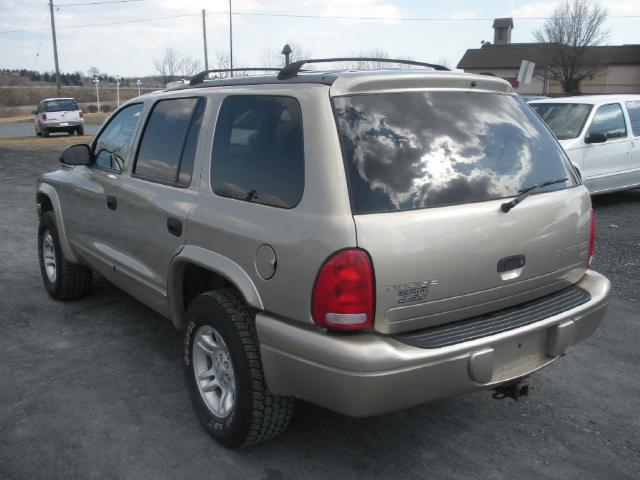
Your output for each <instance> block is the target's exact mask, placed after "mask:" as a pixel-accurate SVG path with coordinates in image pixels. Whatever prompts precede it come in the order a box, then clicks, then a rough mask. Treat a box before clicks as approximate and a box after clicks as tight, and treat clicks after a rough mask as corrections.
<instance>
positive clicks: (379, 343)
mask: <svg viewBox="0 0 640 480" xmlns="http://www.w3.org/2000/svg"><path fill="white" fill-rule="evenodd" d="M610 294H611V285H610V283H609V281H608V280H607V279H606V278H605V277H604V276H602V275H600V274H599V273H596V272H593V271H587V272H586V274H585V276H584V277H583V279H582V280H581V281H580V282H578V284H577V285H576V286H575V287H571V288H570V289H567V290H565V291H563V292H559V293H557V294H553V295H550V296H549V297H545V298H544V299H541V300H539V301H536V302H527V303H526V304H522V305H521V306H519V307H520V308H518V307H516V308H512V309H509V310H505V311H501V312H496V313H495V314H492V315H486V316H482V317H478V318H476V319H473V320H475V322H476V325H475V326H474V325H471V324H470V323H466V322H468V321H469V320H465V321H462V322H456V325H453V324H451V325H449V326H447V328H448V329H449V330H448V331H445V327H441V328H440V329H430V330H431V331H426V330H424V331H418V332H414V333H413V334H405V335H402V336H400V335H397V336H396V337H395V338H394V337H391V336H382V335H378V334H374V333H359V334H332V333H327V332H325V331H324V330H320V329H318V328H309V327H303V326H297V325H291V324H288V323H285V322H282V321H279V320H276V319H274V318H272V317H270V316H268V315H265V314H262V313H260V314H258V315H257V317H256V326H257V329H258V337H259V339H260V351H261V356H262V363H263V367H264V371H265V376H266V380H267V384H268V386H269V388H270V390H271V391H272V392H273V393H274V394H277V395H290V396H294V397H298V398H302V399H304V400H307V401H309V402H311V403H315V404H317V405H320V406H322V407H325V408H328V409H330V410H334V411H337V412H339V413H343V414H345V415H351V416H358V417H360V416H370V415H377V414H381V413H385V412H389V411H393V410H398V409H401V408H406V407H410V406H413V405H418V404H420V403H424V402H427V401H430V400H435V399H438V398H445V397H449V396H452V395H456V394H459V393H464V392H470V391H474V390H480V389H492V388H495V387H496V386H498V385H501V384H504V383H507V382H511V381H513V380H515V379H518V378H522V377H525V376H527V375H530V374H531V373H533V372H535V371H536V370H539V369H540V368H542V367H544V366H546V365H548V364H549V363H551V362H553V361H554V360H555V359H556V358H558V356H560V355H561V354H563V353H564V351H565V350H566V348H568V347H569V346H571V345H573V344H575V343H577V342H579V341H581V340H583V339H585V338H586V337H588V336H589V335H591V333H593V331H594V330H595V329H596V327H597V326H598V324H599V323H600V321H601V320H602V317H603V316H604V313H605V311H606V307H607V305H608V303H609V297H610ZM533 304H535V305H533ZM474 327H475V328H474ZM436 330H439V332H436ZM443 331H444V332H445V334H444V335H443V334H442V333H443ZM479 332H480V333H481V334H480V335H479ZM438 333H439V334H438ZM400 338H401V340H402V341H400ZM425 339H426V340H425ZM434 339H435V340H437V341H435V340H434ZM443 339H444V341H443ZM419 340H420V342H422V343H420V342H419ZM452 340H453V343H452ZM416 345H422V347H424V346H428V347H429V348H421V346H416Z"/></svg>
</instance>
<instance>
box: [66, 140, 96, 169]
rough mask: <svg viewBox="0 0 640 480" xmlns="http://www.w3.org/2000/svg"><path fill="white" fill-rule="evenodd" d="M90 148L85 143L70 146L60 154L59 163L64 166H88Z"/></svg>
mask: <svg viewBox="0 0 640 480" xmlns="http://www.w3.org/2000/svg"><path fill="white" fill-rule="evenodd" d="M92 161H93V159H92V158H91V147H90V146H89V145H87V144H86V143H79V144H77V145H70V146H68V147H67V148H65V149H64V150H63V151H62V153H61V154H60V163H62V164H64V165H90V164H91V163H92Z"/></svg>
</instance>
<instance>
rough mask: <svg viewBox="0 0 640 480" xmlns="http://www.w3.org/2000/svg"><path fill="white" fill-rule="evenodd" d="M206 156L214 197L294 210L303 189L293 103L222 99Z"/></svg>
mask: <svg viewBox="0 0 640 480" xmlns="http://www.w3.org/2000/svg"><path fill="white" fill-rule="evenodd" d="M211 156H212V158H211V186H212V188H213V191H214V193H215V194H216V195H219V196H222V197H228V198H235V199H237V200H244V201H247V202H254V203H261V204H264V205H271V206H274V207H281V208H293V207H295V206H296V205H297V204H298V202H299V201H300V199H301V198H302V192H303V190H304V145H303V140H302V113H301V111H300V105H299V104H298V101H297V100H296V99H294V98H291V97H280V96H266V95H243V96H239V95H238V96H230V97H227V98H226V99H225V100H224V102H223V103H222V107H221V108H220V114H219V115H218V121H217V124H216V132H215V136H214V140H213V150H212V154H211Z"/></svg>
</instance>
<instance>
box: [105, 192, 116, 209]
mask: <svg viewBox="0 0 640 480" xmlns="http://www.w3.org/2000/svg"><path fill="white" fill-rule="evenodd" d="M107 208H108V209H109V210H115V209H116V208H118V199H117V198H116V197H114V196H113V195H107Z"/></svg>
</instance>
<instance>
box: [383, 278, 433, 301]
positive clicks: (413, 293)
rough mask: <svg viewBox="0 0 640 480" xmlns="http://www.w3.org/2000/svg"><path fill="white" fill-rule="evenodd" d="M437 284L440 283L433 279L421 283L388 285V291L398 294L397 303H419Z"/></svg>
mask: <svg viewBox="0 0 640 480" xmlns="http://www.w3.org/2000/svg"><path fill="white" fill-rule="evenodd" d="M437 284H438V281H437V280H435V279H433V280H428V281H421V282H408V283H401V284H398V285H387V287H386V290H387V292H396V301H397V302H398V303H407V302H418V301H420V300H423V299H424V298H425V297H426V296H427V293H429V287H430V286H435V285H437Z"/></svg>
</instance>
